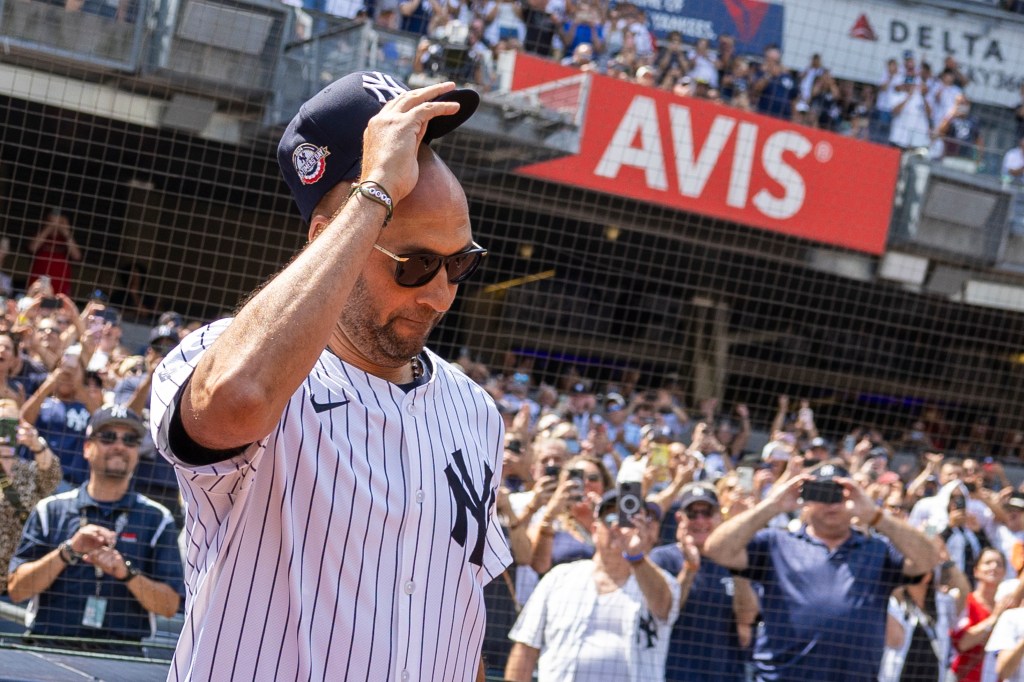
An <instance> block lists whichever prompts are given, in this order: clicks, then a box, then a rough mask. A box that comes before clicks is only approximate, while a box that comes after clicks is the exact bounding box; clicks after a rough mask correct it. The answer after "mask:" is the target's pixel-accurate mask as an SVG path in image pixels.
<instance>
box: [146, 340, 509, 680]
mask: <svg viewBox="0 0 1024 682" xmlns="http://www.w3.org/2000/svg"><path fill="white" fill-rule="evenodd" d="M229 323H230V320H221V321H219V322H216V323H214V324H212V325H209V326H207V327H204V328H201V329H199V330H197V331H195V332H193V333H192V334H190V335H189V336H188V337H187V338H186V339H185V340H184V341H183V342H182V344H181V345H180V346H179V347H178V348H177V349H176V350H175V351H173V353H171V354H170V355H169V356H168V357H167V358H165V359H164V361H163V362H162V363H161V365H160V367H159V368H158V369H157V372H156V373H155V376H154V384H153V400H152V414H151V420H150V421H151V424H152V428H153V439H154V441H155V442H156V444H157V446H158V448H159V449H160V451H161V452H162V453H163V455H164V456H165V457H167V458H168V459H169V460H170V461H171V462H172V463H173V464H174V465H175V467H176V470H177V475H178V481H179V482H180V484H181V489H182V494H183V496H184V500H185V505H186V517H185V525H186V528H187V530H188V534H189V539H188V547H187V556H186V563H187V566H186V576H185V581H186V592H187V600H186V615H185V624H184V627H183V628H182V633H181V637H180V639H179V642H178V647H177V650H176V651H175V655H174V662H173V664H172V666H171V670H170V673H169V676H168V679H172V680H187V679H194V680H218V681H220V680H247V681H248V680H293V679H294V680H299V679H302V680H313V679H315V680H324V679H328V680H370V681H372V682H379V681H380V682H383V681H385V680H417V679H423V680H470V679H473V676H474V675H475V673H476V668H477V662H478V659H479V656H480V645H481V641H482V639H483V634H484V617H485V613H484V603H483V591H482V587H483V585H485V584H486V583H487V582H489V581H490V580H491V579H492V578H494V577H495V576H497V575H498V574H500V573H501V571H502V570H503V569H504V568H505V567H506V566H507V565H508V564H509V563H510V562H511V556H510V554H509V551H508V547H507V545H506V543H505V539H504V537H503V535H502V533H501V529H500V526H499V525H498V523H497V521H496V519H495V517H494V509H493V507H494V494H495V489H496V487H497V485H498V483H499V482H500V480H501V471H500V469H501V455H502V448H501V443H502V437H503V431H504V428H503V425H502V423H501V418H500V417H499V415H498V412H497V410H496V408H495V406H494V403H493V401H492V400H491V399H490V397H489V396H488V395H487V394H486V393H485V392H484V391H483V390H482V389H481V388H480V387H478V386H477V385H475V384H474V383H473V382H472V381H471V380H470V379H468V378H467V377H466V376H465V375H463V374H462V373H461V372H458V371H457V370H454V369H453V368H452V367H451V366H450V365H448V364H447V363H446V362H445V361H443V360H441V359H440V358H439V357H437V356H436V355H434V354H433V353H430V352H429V351H428V352H427V355H428V358H429V360H430V363H431V365H432V367H433V371H432V373H431V377H430V380H429V382H428V383H426V384H424V385H422V386H419V387H417V388H416V389H414V390H412V391H410V392H409V393H404V392H403V391H402V390H401V389H399V388H398V387H397V386H396V385H394V384H391V383H389V382H387V381H385V380H383V379H380V378H378V377H375V376H371V375H369V374H367V373H365V372H363V371H361V370H358V369H356V368H354V367H353V366H351V365H348V364H346V363H345V362H343V361H341V360H340V359H339V358H337V357H336V356H335V355H333V354H332V353H330V352H329V351H324V353H322V354H321V356H320V358H319V360H318V361H317V363H316V365H315V366H314V367H313V369H312V371H311V372H310V374H309V377H308V378H307V379H306V380H305V381H304V382H303V383H302V385H301V386H300V387H299V389H298V390H297V391H296V392H295V394H294V395H293V396H292V397H291V399H290V400H289V402H288V404H287V406H286V407H285V410H284V413H283V414H282V416H281V420H280V421H279V422H278V425H277V427H276V428H275V430H274V432H273V433H271V434H270V435H269V436H268V437H267V438H266V439H264V440H263V441H261V442H259V443H255V444H253V445H252V446H250V447H249V448H248V449H247V450H246V451H245V452H243V453H242V454H241V455H239V456H237V457H235V458H233V459H230V460H227V461H224V462H220V463H218V464H214V465H205V466H192V465H188V464H185V463H183V462H182V461H181V460H179V459H178V458H176V457H175V455H174V453H173V452H170V448H169V444H168V432H169V425H170V423H171V415H172V411H173V410H174V409H175V395H176V394H177V392H178V390H179V388H180V387H181V386H182V385H183V384H184V383H185V381H186V380H187V379H188V378H189V376H191V373H192V371H193V369H194V368H195V365H196V363H197V362H198V361H199V358H200V357H201V355H202V352H203V350H204V349H206V348H208V347H209V346H210V344H211V343H213V341H214V339H216V338H217V336H218V335H219V334H220V333H221V332H222V331H223V330H224V329H225V328H226V327H227V325H228V324H229ZM318 410H319V411H318Z"/></svg>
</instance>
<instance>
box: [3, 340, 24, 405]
mask: <svg viewBox="0 0 1024 682" xmlns="http://www.w3.org/2000/svg"><path fill="white" fill-rule="evenodd" d="M17 368H18V343H17V342H16V341H15V340H14V337H13V336H12V335H11V333H10V332H6V333H2V334H0V398H7V399H10V400H13V401H15V402H16V403H17V404H18V405H21V404H22V403H23V402H25V386H24V384H22V383H21V381H19V380H18V379H17V378H16V377H15V372H16V371H17Z"/></svg>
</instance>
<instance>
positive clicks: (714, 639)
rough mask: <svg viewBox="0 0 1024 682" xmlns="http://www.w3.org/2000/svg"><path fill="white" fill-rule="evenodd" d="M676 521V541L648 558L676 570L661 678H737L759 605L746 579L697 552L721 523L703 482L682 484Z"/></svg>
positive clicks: (713, 681) (724, 681)
mask: <svg viewBox="0 0 1024 682" xmlns="http://www.w3.org/2000/svg"><path fill="white" fill-rule="evenodd" d="M676 521H677V522H678V524H679V525H678V526H677V528H676V542H675V543H673V544H670V545H663V546H661V547H656V548H655V549H654V550H653V551H652V552H651V561H653V562H654V563H655V565H657V566H658V567H660V568H661V569H663V570H665V571H667V572H668V573H669V574H670V575H674V576H676V581H677V582H678V583H679V590H680V594H679V618H678V619H677V620H676V623H675V626H674V627H673V628H672V638H671V640H670V643H669V649H668V661H667V664H666V670H667V675H666V679H668V680H698V679H699V680H702V681H703V682H738V681H739V680H742V679H743V667H744V658H745V657H746V656H745V654H744V651H745V649H746V648H747V647H748V646H749V645H750V642H751V634H752V632H751V631H752V627H753V623H754V620H755V618H756V616H757V610H758V605H757V597H756V596H755V594H754V591H753V589H752V588H751V586H750V583H749V582H748V581H747V580H745V579H743V578H734V577H733V576H732V574H730V573H729V571H728V570H727V569H725V568H723V567H722V566H719V565H718V564H716V563H715V562H713V561H711V560H710V559H706V558H704V557H703V556H702V554H701V553H702V552H703V550H704V542H705V540H707V538H708V536H709V535H710V534H711V532H712V531H713V530H714V529H715V528H717V527H718V526H719V525H720V524H721V523H722V515H721V511H720V508H719V505H718V497H717V496H716V495H715V491H714V489H713V488H712V487H711V486H709V485H708V484H706V483H690V484H688V485H687V486H686V487H684V488H683V491H682V494H681V496H680V502H679V511H677V512H676Z"/></svg>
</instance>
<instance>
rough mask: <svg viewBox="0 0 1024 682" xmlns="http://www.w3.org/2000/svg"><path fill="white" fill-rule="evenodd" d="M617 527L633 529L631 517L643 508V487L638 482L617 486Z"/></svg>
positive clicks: (628, 482) (627, 482) (626, 482)
mask: <svg viewBox="0 0 1024 682" xmlns="http://www.w3.org/2000/svg"><path fill="white" fill-rule="evenodd" d="M618 506H619V526H621V527H622V528H632V527H633V515H634V514H636V513H638V512H640V510H642V509H643V508H644V497H643V486H642V484H641V483H640V481H623V482H622V483H620V484H619V505H618Z"/></svg>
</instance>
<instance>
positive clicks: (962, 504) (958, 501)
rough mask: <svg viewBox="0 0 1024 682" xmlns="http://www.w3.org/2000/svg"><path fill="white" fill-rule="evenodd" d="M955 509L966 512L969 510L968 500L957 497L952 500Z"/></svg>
mask: <svg viewBox="0 0 1024 682" xmlns="http://www.w3.org/2000/svg"><path fill="white" fill-rule="evenodd" d="M952 504H953V509H960V510H964V509H967V499H966V498H964V497H961V496H959V495H957V496H956V497H954V498H952Z"/></svg>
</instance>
